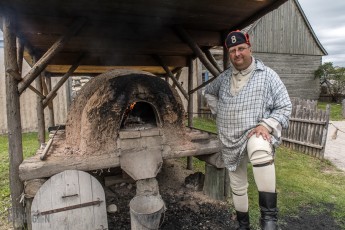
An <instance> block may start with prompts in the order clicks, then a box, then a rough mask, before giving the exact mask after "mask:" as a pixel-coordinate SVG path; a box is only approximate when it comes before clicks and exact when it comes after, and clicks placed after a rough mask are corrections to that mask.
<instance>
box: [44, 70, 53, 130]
mask: <svg viewBox="0 0 345 230" xmlns="http://www.w3.org/2000/svg"><path fill="white" fill-rule="evenodd" d="M46 82H47V88H48V91H47V92H48V93H49V92H50V91H51V90H52V79H51V77H50V76H49V77H47V76H46ZM48 93H47V95H48ZM48 108H49V124H48V127H53V126H54V125H55V119H54V104H53V101H52V100H51V101H50V102H49V103H48Z"/></svg>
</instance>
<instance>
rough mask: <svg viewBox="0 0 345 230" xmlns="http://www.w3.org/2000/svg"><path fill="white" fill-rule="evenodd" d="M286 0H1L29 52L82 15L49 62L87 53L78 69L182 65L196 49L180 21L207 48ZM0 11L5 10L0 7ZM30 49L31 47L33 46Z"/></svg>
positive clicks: (38, 51)
mask: <svg viewBox="0 0 345 230" xmlns="http://www.w3.org/2000/svg"><path fill="white" fill-rule="evenodd" d="M285 1H286V0H219V1H210V0H209V1H207V0H188V1H182V0H163V1H162V0H135V1H134V0H117V1H115V0H103V1H89V0H74V1H71V0H60V1H58V0H48V1H42V0H30V1H28V0H2V1H1V3H0V4H2V6H1V5H0V9H8V10H10V12H13V14H14V16H15V19H16V27H17V36H19V37H20V38H22V39H23V40H24V41H25V42H26V44H27V46H26V48H29V49H26V52H25V55H24V57H25V59H26V60H27V61H28V62H29V64H30V63H31V62H32V61H31V58H30V55H29V54H30V53H31V54H32V53H35V55H37V56H38V57H40V56H42V55H43V54H44V53H45V52H46V51H47V50H48V49H49V48H50V47H51V46H52V45H53V44H54V42H56V41H57V40H58V39H59V37H61V36H62V35H64V34H66V33H67V32H68V31H69V30H70V28H71V26H72V25H73V24H75V22H76V21H78V20H84V23H83V26H82V27H81V29H80V30H78V32H77V33H76V34H75V35H74V36H73V37H72V38H71V39H70V40H69V41H68V42H67V43H66V45H65V46H64V47H63V48H62V50H61V51H60V52H59V53H58V54H57V55H56V56H55V57H54V58H53V59H52V60H51V62H50V64H49V65H48V67H47V68H46V70H47V71H49V72H52V73H65V72H66V71H67V70H68V68H69V67H70V66H71V65H72V64H73V63H75V62H76V61H77V59H78V57H79V56H80V55H81V54H82V53H84V54H86V56H85V57H84V58H83V60H82V62H81V65H80V66H79V67H78V69H77V70H76V71H75V73H101V72H104V71H106V70H108V69H112V68H114V67H115V66H116V67H123V66H126V67H128V66H136V68H141V69H145V68H146V70H147V69H150V68H151V70H153V71H152V72H164V70H163V69H162V68H156V69H154V68H152V67H153V66H159V64H158V63H157V62H156V61H155V59H154V58H152V55H158V56H160V57H161V58H162V60H163V61H164V62H165V63H166V65H168V66H170V67H182V66H186V65H187V63H188V61H187V60H188V57H190V56H192V55H193V51H192V50H191V48H190V47H189V46H188V45H187V44H186V43H185V42H184V41H183V40H182V39H181V38H180V37H179V36H178V34H177V33H176V30H175V28H176V27H177V26H178V27H180V28H183V29H185V30H186V31H187V33H188V34H189V35H190V36H191V37H192V38H193V40H194V41H195V42H196V43H197V44H198V45H199V46H200V48H202V49H208V48H210V47H212V46H220V45H222V44H223V37H224V35H225V34H226V33H227V32H228V31H229V30H233V29H238V28H243V27H245V26H247V25H249V24H250V23H252V22H254V21H255V20H257V19H258V18H260V17H261V16H263V15H264V14H266V13H268V12H270V11H271V10H273V9H275V8H277V7H279V6H280V5H281V4H283V3H284V2H285ZM0 13H1V12H0ZM29 51H30V52H29Z"/></svg>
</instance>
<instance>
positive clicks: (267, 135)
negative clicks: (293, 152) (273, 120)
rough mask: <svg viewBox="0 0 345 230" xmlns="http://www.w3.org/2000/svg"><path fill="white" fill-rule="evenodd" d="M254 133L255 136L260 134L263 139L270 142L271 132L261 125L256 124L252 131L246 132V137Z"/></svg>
mask: <svg viewBox="0 0 345 230" xmlns="http://www.w3.org/2000/svg"><path fill="white" fill-rule="evenodd" d="M254 134H256V136H257V137H259V136H260V135H261V136H262V138H263V139H264V140H267V141H268V142H271V134H270V133H269V131H268V129H267V128H266V127H264V126H263V125H258V126H256V127H255V128H254V129H253V130H252V131H250V133H249V134H248V138H250V137H251V136H253V135H254Z"/></svg>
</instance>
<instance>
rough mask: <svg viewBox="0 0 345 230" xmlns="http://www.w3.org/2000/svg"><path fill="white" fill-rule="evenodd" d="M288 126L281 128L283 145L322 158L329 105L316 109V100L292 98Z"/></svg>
mask: <svg viewBox="0 0 345 230" xmlns="http://www.w3.org/2000/svg"><path fill="white" fill-rule="evenodd" d="M292 105H293V106H292V114H291V118H290V125H289V128H288V129H286V130H283V133H282V140H283V145H284V146H286V147H288V148H291V149H294V150H298V151H300V152H303V153H305V154H308V155H311V156H314V157H317V158H320V159H323V158H324V153H325V146H326V138H327V130H328V124H329V112H330V107H329V105H327V108H326V110H325V111H323V110H319V109H317V101H309V100H301V99H298V98H295V99H292Z"/></svg>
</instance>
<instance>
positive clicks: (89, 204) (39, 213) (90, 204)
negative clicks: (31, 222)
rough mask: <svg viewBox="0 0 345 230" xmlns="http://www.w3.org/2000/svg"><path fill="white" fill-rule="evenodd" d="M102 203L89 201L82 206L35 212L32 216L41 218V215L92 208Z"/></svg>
mask: <svg viewBox="0 0 345 230" xmlns="http://www.w3.org/2000/svg"><path fill="white" fill-rule="evenodd" d="M102 202H103V201H102V200H99V199H98V200H96V201H91V202H86V203H82V204H76V205H71V206H67V207H64V208H57V209H52V210H48V211H44V212H40V211H37V212H36V213H35V214H34V216H40V215H41V216H43V215H49V214H53V213H58V212H64V211H68V210H72V209H77V208H83V207H88V206H93V205H100V204H101V203H102Z"/></svg>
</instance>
